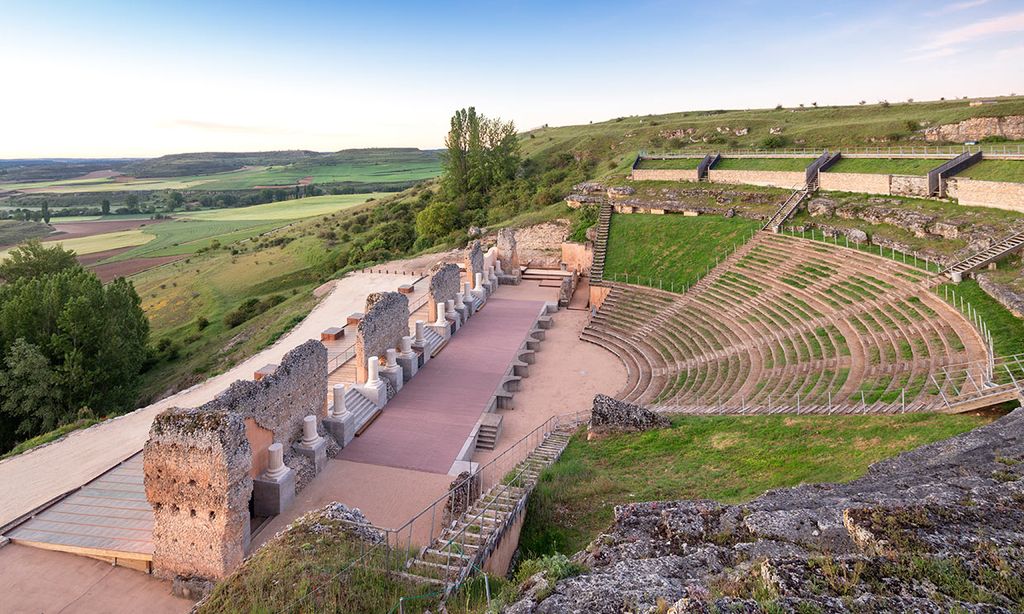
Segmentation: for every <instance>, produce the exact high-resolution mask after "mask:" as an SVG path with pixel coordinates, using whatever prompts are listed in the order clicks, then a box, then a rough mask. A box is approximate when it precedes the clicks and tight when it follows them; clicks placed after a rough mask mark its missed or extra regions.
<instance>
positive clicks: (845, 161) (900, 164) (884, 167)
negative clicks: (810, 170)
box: [825, 158, 949, 175]
mask: <svg viewBox="0 0 1024 614" xmlns="http://www.w3.org/2000/svg"><path fill="white" fill-rule="evenodd" d="M948 161H949V160H939V159H928V158H922V159H902V158H896V159H884V158H840V159H839V161H838V162H836V163H835V164H833V165H832V166H830V167H829V168H828V170H827V171H825V172H826V173H869V174H877V175H927V174H928V171H930V170H932V169H933V168H935V167H937V166H939V165H941V164H943V163H945V162H948Z"/></svg>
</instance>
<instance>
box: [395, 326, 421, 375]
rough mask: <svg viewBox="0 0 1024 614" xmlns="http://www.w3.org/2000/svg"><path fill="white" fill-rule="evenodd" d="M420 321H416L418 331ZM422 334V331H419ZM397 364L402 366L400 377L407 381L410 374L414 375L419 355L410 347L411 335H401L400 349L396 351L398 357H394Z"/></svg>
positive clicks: (417, 367) (417, 366)
mask: <svg viewBox="0 0 1024 614" xmlns="http://www.w3.org/2000/svg"><path fill="white" fill-rule="evenodd" d="M419 325H420V323H419V322H416V330H417V332H419V330H420V326H419ZM420 334H421V335H422V333H420ZM395 360H396V361H397V362H398V365H399V366H400V367H401V368H402V379H404V380H405V381H409V380H411V379H412V376H414V375H416V372H417V371H418V370H419V363H420V360H419V356H418V355H417V354H416V352H414V351H413V349H412V337H409V336H405V337H402V351H401V352H399V353H398V357H397V358H396V359H395Z"/></svg>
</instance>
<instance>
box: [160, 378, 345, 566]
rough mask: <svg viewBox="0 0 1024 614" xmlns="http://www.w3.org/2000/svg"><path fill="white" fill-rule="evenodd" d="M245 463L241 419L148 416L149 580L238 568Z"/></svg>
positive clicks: (215, 414)
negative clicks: (151, 522) (153, 576)
mask: <svg viewBox="0 0 1024 614" xmlns="http://www.w3.org/2000/svg"><path fill="white" fill-rule="evenodd" d="M325 388H326V387H325ZM251 460H252V450H251V449H250V447H249V442H248V440H247V439H246V433H245V422H244V420H243V418H242V417H241V416H238V415H235V414H230V413H225V412H222V411H218V410H211V409H180V408H172V409H168V410H167V411H164V412H162V413H161V414H160V415H158V416H157V417H156V419H155V420H154V421H153V424H152V426H151V427H150V431H149V441H147V442H146V446H145V448H144V450H143V468H144V474H145V477H144V481H145V486H146V499H147V501H149V503H150V505H151V506H152V507H153V518H154V525H153V548H154V549H153V570H154V573H155V574H157V575H159V576H161V577H165V578H174V577H176V576H183V577H192V576H199V577H203V578H208V579H218V578H223V577H224V576H226V575H227V574H229V573H230V572H231V571H232V570H233V569H234V568H235V567H236V566H238V565H239V564H240V563H241V562H242V559H243V558H244V557H245V553H246V550H247V548H248V546H249V498H250V496H251V494H252V477H251V476H250V475H249V469H250V463H251Z"/></svg>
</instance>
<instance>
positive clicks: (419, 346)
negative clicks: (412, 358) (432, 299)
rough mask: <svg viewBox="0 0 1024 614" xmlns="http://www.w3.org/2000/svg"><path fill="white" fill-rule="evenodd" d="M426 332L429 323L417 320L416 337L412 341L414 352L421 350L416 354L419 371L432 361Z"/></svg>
mask: <svg viewBox="0 0 1024 614" xmlns="http://www.w3.org/2000/svg"><path fill="white" fill-rule="evenodd" d="M426 330H427V323H426V322H424V321H423V320H416V336H415V337H414V338H413V340H412V347H413V349H414V350H419V351H418V352H416V357H417V361H416V363H417V369H420V368H422V367H423V365H425V364H427V361H429V360H430V348H428V347H427V339H426V337H425V336H424V335H425V333H426ZM399 364H401V363H399Z"/></svg>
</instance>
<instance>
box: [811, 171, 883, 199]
mask: <svg viewBox="0 0 1024 614" xmlns="http://www.w3.org/2000/svg"><path fill="white" fill-rule="evenodd" d="M818 187H819V188H820V189H822V190H827V191H830V192H858V193H862V194H882V195H885V196H888V195H889V175H878V174H874V173H827V172H826V173H820V174H819V175H818Z"/></svg>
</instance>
